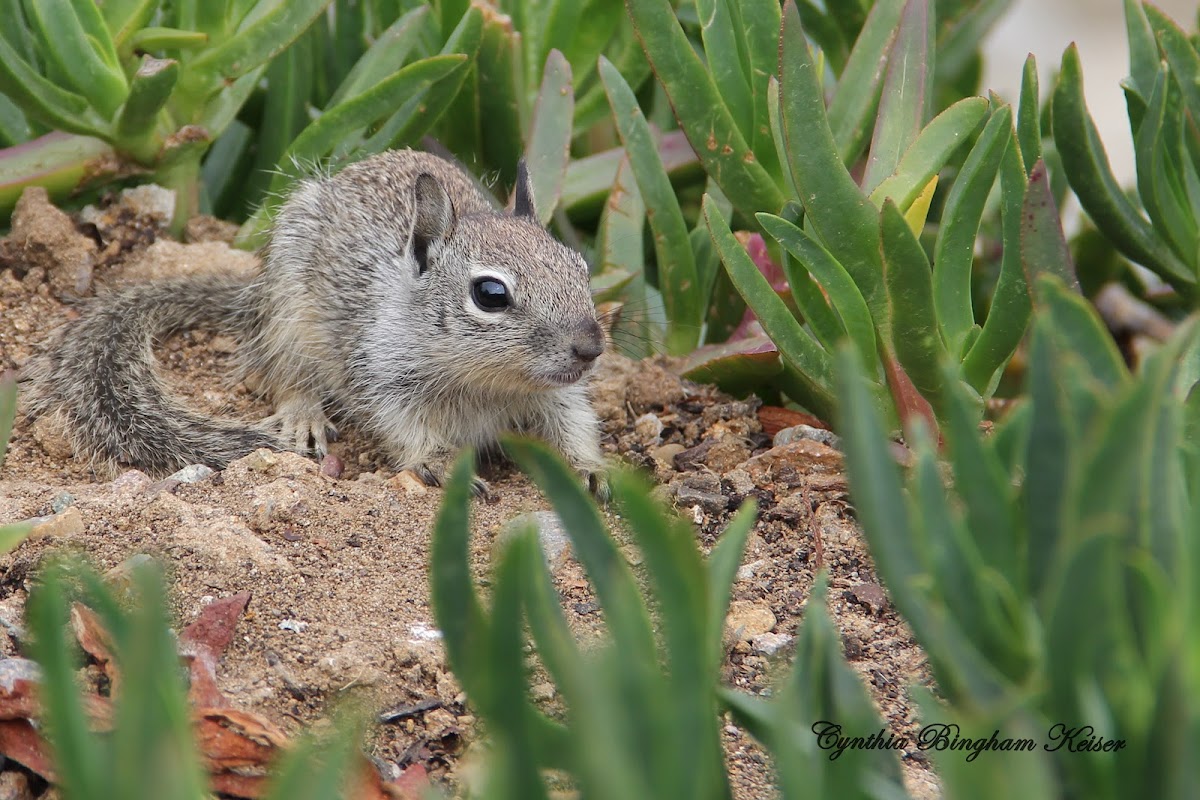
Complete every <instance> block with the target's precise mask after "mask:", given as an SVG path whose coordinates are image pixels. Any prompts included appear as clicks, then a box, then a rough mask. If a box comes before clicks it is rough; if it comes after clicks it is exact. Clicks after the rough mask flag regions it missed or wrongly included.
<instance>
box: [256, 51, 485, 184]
mask: <svg viewBox="0 0 1200 800" xmlns="http://www.w3.org/2000/svg"><path fill="white" fill-rule="evenodd" d="M466 65H467V57H466V56H464V55H462V54H454V55H439V56H430V57H429V58H425V59H422V60H420V61H414V62H413V63H411V64H409V65H408V66H406V67H404V68H403V69H401V70H400V71H399V72H397V73H396V74H395V75H392V76H391V77H390V78H387V79H386V80H384V81H381V82H380V83H377V84H376V85H375V87H374V88H372V89H369V90H368V91H365V92H362V93H361V94H358V95H355V96H354V97H351V98H350V99H348V100H346V101H344V102H342V103H341V104H339V105H337V106H335V107H333V108H331V109H329V110H328V111H326V112H325V113H324V114H322V115H321V116H320V117H319V118H318V119H317V120H315V121H314V122H313V123H312V124H310V125H309V126H308V127H307V128H305V129H304V131H303V132H301V134H300V135H299V136H297V137H296V138H295V139H294V140H293V141H292V144H291V146H290V147H289V148H288V151H287V153H286V154H285V156H284V159H283V161H284V163H283V164H282V165H281V166H284V167H285V168H286V167H287V164H288V163H289V162H292V161H298V162H301V163H312V162H313V161H315V160H318V159H320V158H322V157H324V156H325V154H327V153H329V152H330V151H331V150H332V149H333V148H334V146H335V145H336V144H337V143H338V142H339V141H341V140H342V139H343V138H344V137H346V136H348V135H349V134H350V133H352V132H354V131H357V130H360V129H361V128H363V127H365V126H367V125H370V124H371V123H372V122H374V121H375V120H377V119H378V118H379V115H380V113H381V112H382V113H386V110H387V109H390V108H395V107H396V106H398V105H399V104H400V103H402V102H405V101H410V100H411V99H412V98H413V97H414V96H417V95H419V94H420V93H423V92H424V91H426V90H428V88H429V87H430V86H432V85H433V84H434V83H435V82H437V81H439V80H441V79H443V78H446V77H447V76H450V75H452V74H454V73H455V72H456V71H460V70H464V69H465V68H466ZM285 180H286V178H285V177H284V176H283V175H278V176H277V180H276V182H275V184H276V185H273V186H272V193H275V192H276V191H279V190H282V188H283V182H284V181H285Z"/></svg>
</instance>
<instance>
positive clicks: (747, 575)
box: [737, 558, 767, 581]
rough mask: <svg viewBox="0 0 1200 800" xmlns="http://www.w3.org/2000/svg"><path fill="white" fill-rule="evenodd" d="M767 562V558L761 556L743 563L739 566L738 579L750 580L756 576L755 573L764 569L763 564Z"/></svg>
mask: <svg viewBox="0 0 1200 800" xmlns="http://www.w3.org/2000/svg"><path fill="white" fill-rule="evenodd" d="M766 563H767V561H766V559H764V558H760V559H758V560H757V561H751V562H750V563H749V564H743V565H742V566H740V567H738V571H737V579H738V580H739V581H748V580H750V579H751V578H753V577H754V575H755V573H757V572H758V571H759V570H760V569H762V567H763V565H764V564H766Z"/></svg>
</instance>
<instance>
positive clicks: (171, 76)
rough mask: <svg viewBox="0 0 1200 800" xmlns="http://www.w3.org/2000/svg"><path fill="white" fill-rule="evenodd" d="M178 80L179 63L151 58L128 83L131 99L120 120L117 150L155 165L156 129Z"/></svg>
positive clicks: (145, 60)
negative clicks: (128, 152) (118, 147)
mask: <svg viewBox="0 0 1200 800" xmlns="http://www.w3.org/2000/svg"><path fill="white" fill-rule="evenodd" d="M177 80H179V62H177V61H174V60H172V59H159V58H152V57H150V56H144V57H143V58H142V64H141V66H140V67H138V70H137V72H135V73H134V74H133V77H132V78H131V79H130V82H129V98H128V99H127V100H126V101H125V105H124V106H123V107H122V108H121V113H120V114H119V115H118V116H117V126H116V137H115V138H116V140H117V143H118V146H120V147H122V149H127V150H129V151H130V152H132V153H134V154H135V155H136V156H137V157H138V159H139V160H140V161H142V163H144V164H152V163H153V162H154V158H155V156H157V155H158V148H159V146H160V144H161V142H159V141H158V138H157V136H156V131H155V125H156V122H157V120H158V113H159V112H160V111H161V110H162V109H163V108H164V107H165V106H166V104H167V101H168V100H170V98H171V92H172V91H173V90H174V89H175V82H176V81H177Z"/></svg>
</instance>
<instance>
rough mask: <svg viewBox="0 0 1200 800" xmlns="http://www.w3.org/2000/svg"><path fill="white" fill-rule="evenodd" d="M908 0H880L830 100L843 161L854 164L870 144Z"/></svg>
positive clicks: (830, 111) (836, 140)
mask: <svg viewBox="0 0 1200 800" xmlns="http://www.w3.org/2000/svg"><path fill="white" fill-rule="evenodd" d="M904 6H905V0H877V2H876V3H874V5H872V7H871V12H870V13H869V14H868V15H867V19H866V22H865V23H864V24H863V26H862V32H861V33H860V34H859V36H858V39H857V40H855V42H854V47H853V49H852V50H851V51H850V57H849V58H848V59H847V60H846V66H845V68H844V69H843V70H842V73H841V75H840V76H839V77H838V82H837V88H836V89H835V90H834V93H833V100H832V101H831V102H830V104H829V127H830V130H831V131H832V135H833V140H834V141H835V142H836V143H837V153H838V156H839V157H840V158H841V160H842V163H843V164H845V165H847V166H850V165H851V164H853V163H854V161H855V160H856V159H857V158H858V156H859V154H860V153H862V151H863V148H864V147H866V143H867V140H868V137H869V136H870V132H871V130H872V123H873V122H874V120H875V118H876V111H877V109H878V108H879V98H880V94H881V92H882V89H883V76H884V73H885V72H886V71H887V65H888V56H889V54H890V53H891V51H892V42H894V41H895V38H896V31H897V30H898V29H899V26H900V15H901V13H903V11H904Z"/></svg>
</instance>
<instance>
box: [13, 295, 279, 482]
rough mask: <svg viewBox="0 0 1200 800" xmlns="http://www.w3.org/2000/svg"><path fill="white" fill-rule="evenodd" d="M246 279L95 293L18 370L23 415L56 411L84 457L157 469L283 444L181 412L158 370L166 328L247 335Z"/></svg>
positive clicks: (215, 463)
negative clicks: (155, 351)
mask: <svg viewBox="0 0 1200 800" xmlns="http://www.w3.org/2000/svg"><path fill="white" fill-rule="evenodd" d="M246 285H247V279H243V278H236V277H227V276H195V277H187V278H176V279H171V280H165V281H157V282H154V283H148V284H144V285H141V286H135V287H131V288H128V289H123V290H121V291H118V292H114V293H112V294H108V295H104V296H101V297H98V298H96V299H95V300H93V301H92V302H91V303H89V304H88V305H87V306H86V307H85V309H84V311H83V316H82V318H81V319H79V320H78V321H76V322H74V323H69V324H68V325H66V326H64V327H63V328H62V329H60V331H58V332H57V333H56V335H55V338H54V340H53V342H52V343H51V345H50V348H49V349H48V350H47V351H46V352H44V353H43V354H41V355H39V356H37V357H36V358H34V359H31V360H30V362H29V363H28V364H26V365H25V367H24V368H23V369H22V372H21V382H22V384H23V392H22V396H23V398H24V399H23V403H24V405H25V408H26V411H27V413H28V414H29V416H30V417H33V418H36V417H37V416H40V415H49V414H54V415H58V416H59V417H61V419H62V421H63V422H64V423H65V426H66V430H67V432H68V434H69V435H70V437H71V439H72V442H73V444H74V445H75V449H76V452H77V454H79V455H80V456H84V457H91V458H92V459H94V460H96V461H100V462H107V463H109V464H114V463H115V464H124V465H129V466H134V467H137V468H138V469H141V470H143V471H145V472H147V473H149V474H153V475H167V474H170V473H172V472H174V471H176V470H178V469H180V468H182V467H185V466H187V465H189V464H207V465H208V466H211V467H215V468H221V467H224V466H225V465H226V464H228V463H229V462H230V461H232V460H233V459H235V458H240V457H241V456H243V455H246V454H247V453H249V452H251V451H253V450H255V449H257V448H259V447H272V448H279V447H280V446H281V445H280V442H279V441H278V440H277V439H276V438H275V437H274V436H272V435H271V434H270V433H267V432H265V431H260V430H256V429H254V428H251V427H249V426H247V425H244V424H239V423H236V422H228V421H223V420H218V419H214V418H211V417H207V416H204V415H202V414H200V413H197V412H196V411H194V410H192V409H189V408H187V407H186V406H184V405H183V404H182V403H180V402H179V400H177V399H176V398H174V397H172V396H171V395H170V394H169V393H168V392H167V388H166V386H165V384H164V382H163V379H162V378H161V377H160V376H159V374H158V371H157V370H156V369H155V359H154V354H153V350H152V348H153V345H154V344H155V342H157V341H160V340H161V339H162V338H164V337H166V336H168V335H170V334H171V333H174V332H177V331H181V330H186V329H188V328H191V327H194V326H197V325H210V326H214V327H216V328H217V329H219V330H221V331H223V332H227V333H234V334H237V335H241V336H244V335H245V334H246V333H247V332H249V330H250V329H251V327H252V326H253V318H252V315H251V313H250V312H249V311H248V310H247V303H246V302H245V300H244V299H243V297H242V294H243V292H244V291H245V289H246Z"/></svg>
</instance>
